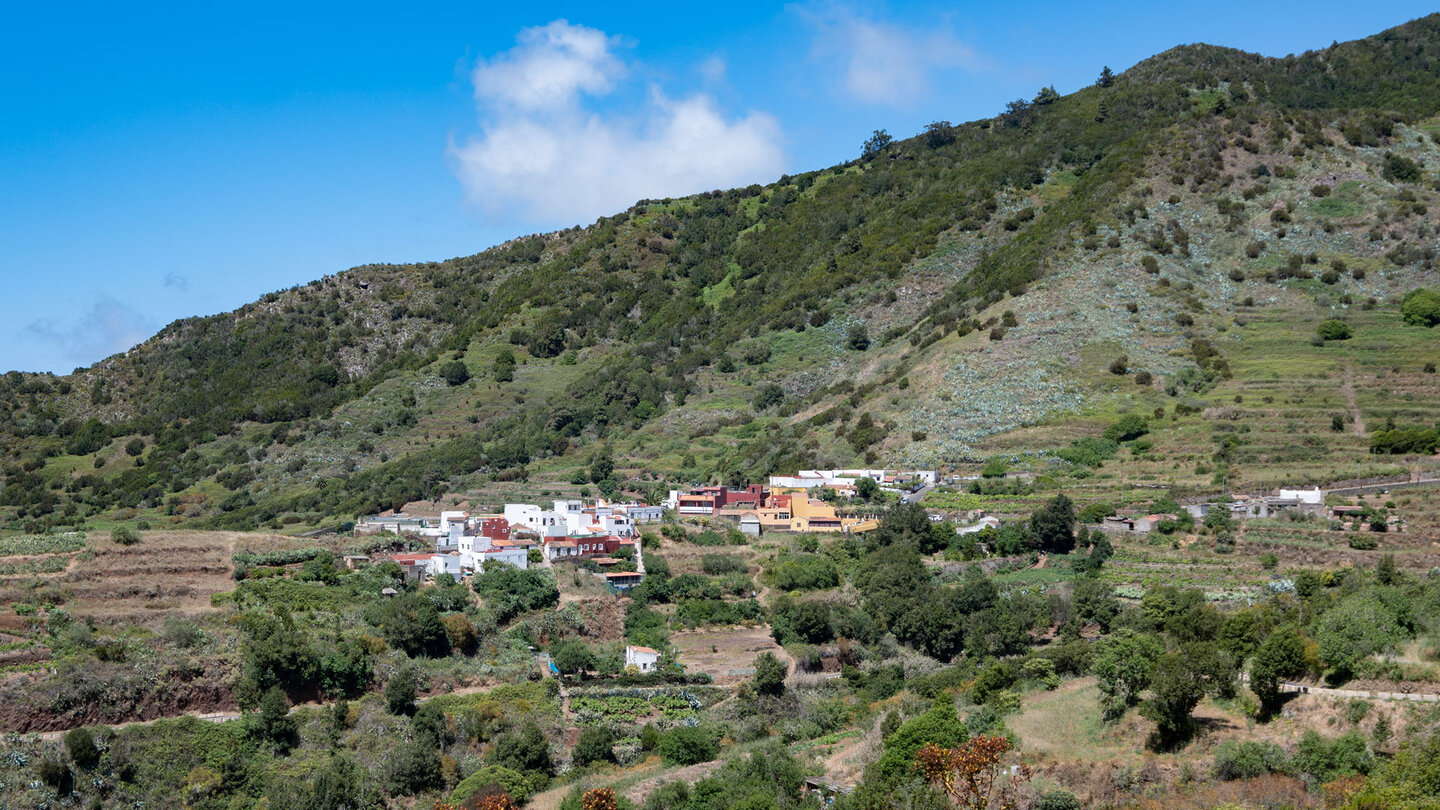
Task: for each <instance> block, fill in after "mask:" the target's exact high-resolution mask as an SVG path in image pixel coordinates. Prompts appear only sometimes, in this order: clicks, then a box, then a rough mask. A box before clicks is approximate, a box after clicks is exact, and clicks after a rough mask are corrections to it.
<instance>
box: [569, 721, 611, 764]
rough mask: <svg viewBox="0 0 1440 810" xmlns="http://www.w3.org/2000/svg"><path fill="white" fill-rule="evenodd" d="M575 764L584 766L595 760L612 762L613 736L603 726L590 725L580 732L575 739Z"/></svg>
mask: <svg viewBox="0 0 1440 810" xmlns="http://www.w3.org/2000/svg"><path fill="white" fill-rule="evenodd" d="M574 759H575V764H576V765H578V766H580V767H582V768H583V767H584V766H586V765H590V764H593V763H596V762H613V761H614V759H615V736H614V735H613V734H611V733H610V729H608V728H605V727H604V726H590V727H589V728H586V729H584V730H582V731H581V732H580V738H579V739H578V740H576V741H575V755H574Z"/></svg>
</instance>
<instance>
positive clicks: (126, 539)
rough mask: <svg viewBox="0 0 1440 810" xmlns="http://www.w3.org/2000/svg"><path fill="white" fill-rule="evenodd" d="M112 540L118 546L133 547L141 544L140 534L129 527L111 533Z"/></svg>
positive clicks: (122, 527) (121, 527)
mask: <svg viewBox="0 0 1440 810" xmlns="http://www.w3.org/2000/svg"><path fill="white" fill-rule="evenodd" d="M110 539H111V540H112V541H113V542H115V543H116V544H118V545H122V546H133V545H135V544H136V543H138V542H140V533H139V532H137V531H135V530H134V529H132V528H130V527H129V526H120V527H119V528H117V529H115V531H113V532H111V533H110Z"/></svg>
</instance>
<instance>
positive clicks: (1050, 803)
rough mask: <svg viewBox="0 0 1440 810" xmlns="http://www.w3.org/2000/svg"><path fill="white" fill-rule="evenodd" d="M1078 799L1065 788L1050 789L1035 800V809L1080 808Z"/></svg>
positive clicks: (1065, 809) (1077, 809) (1075, 809)
mask: <svg viewBox="0 0 1440 810" xmlns="http://www.w3.org/2000/svg"><path fill="white" fill-rule="evenodd" d="M1081 806H1082V805H1081V804H1080V800H1079V799H1077V798H1075V794H1073V793H1070V792H1069V791H1065V790H1051V791H1048V792H1045V793H1042V794H1040V797H1039V798H1037V799H1036V800H1035V810H1080V808H1081Z"/></svg>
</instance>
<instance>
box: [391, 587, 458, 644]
mask: <svg viewBox="0 0 1440 810" xmlns="http://www.w3.org/2000/svg"><path fill="white" fill-rule="evenodd" d="M380 629H381V633H383V634H384V636H385V641H386V642H387V643H388V644H389V645H390V646H391V647H394V648H395V649H397V650H403V651H404V652H405V654H406V655H409V656H425V657H427V658H444V657H445V656H446V655H449V654H450V637H449V635H448V634H446V632H445V625H444V624H443V623H442V622H441V621H440V612H439V611H438V610H436V609H435V604H434V603H433V602H431V601H430V600H429V599H426V598H425V597H424V596H421V595H420V594H418V593H406V594H401V595H400V596H397V597H395V598H394V599H391V600H390V601H389V602H388V603H387V604H386V606H385V610H384V613H383V614H382V618H381V620H380Z"/></svg>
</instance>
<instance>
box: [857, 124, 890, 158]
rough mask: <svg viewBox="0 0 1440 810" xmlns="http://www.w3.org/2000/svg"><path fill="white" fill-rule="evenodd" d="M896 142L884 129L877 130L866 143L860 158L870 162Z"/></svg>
mask: <svg viewBox="0 0 1440 810" xmlns="http://www.w3.org/2000/svg"><path fill="white" fill-rule="evenodd" d="M894 140H895V139H894V138H892V137H890V133H888V132H886V131H885V130H883V129H877V130H875V132H874V133H872V134H871V135H870V137H869V138H868V139H867V140H866V141H865V145H864V146H863V147H862V148H861V150H860V156H861V157H862V158H864V159H865V160H870V159H872V158H874V157H875V156H877V155H879V154H880V153H881V152H884V151H885V148H886V147H888V146H889V145H890V143H891V142H892V141H894Z"/></svg>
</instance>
